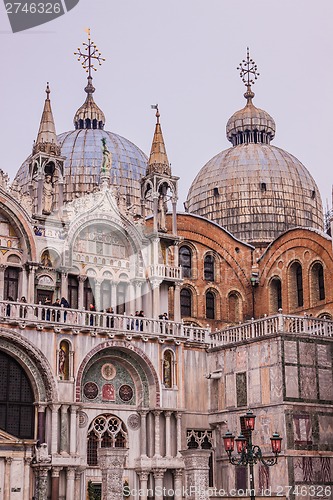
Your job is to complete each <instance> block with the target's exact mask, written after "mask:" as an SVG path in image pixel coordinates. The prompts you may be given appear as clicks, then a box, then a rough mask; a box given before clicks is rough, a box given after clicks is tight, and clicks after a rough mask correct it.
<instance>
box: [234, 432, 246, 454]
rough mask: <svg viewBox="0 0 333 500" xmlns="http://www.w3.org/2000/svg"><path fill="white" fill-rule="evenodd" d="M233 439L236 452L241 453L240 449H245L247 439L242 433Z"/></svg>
mask: <svg viewBox="0 0 333 500" xmlns="http://www.w3.org/2000/svg"><path fill="white" fill-rule="evenodd" d="M235 441H236V447H237V452H238V453H242V451H245V449H246V443H247V440H246V438H245V437H244V436H243V434H240V435H239V436H238V438H236V439H235Z"/></svg>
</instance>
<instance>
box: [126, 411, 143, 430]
mask: <svg viewBox="0 0 333 500" xmlns="http://www.w3.org/2000/svg"><path fill="white" fill-rule="evenodd" d="M127 425H128V427H130V428H131V429H133V430H136V429H139V427H140V425H141V419H140V415H138V414H137V413H132V415H130V416H129V417H128V419H127Z"/></svg>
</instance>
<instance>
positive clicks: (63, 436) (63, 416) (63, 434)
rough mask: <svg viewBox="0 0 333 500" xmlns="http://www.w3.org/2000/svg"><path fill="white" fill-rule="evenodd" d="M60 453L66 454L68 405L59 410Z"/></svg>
mask: <svg viewBox="0 0 333 500" xmlns="http://www.w3.org/2000/svg"><path fill="white" fill-rule="evenodd" d="M60 453H62V454H64V453H65V454H67V453H68V405H61V409H60Z"/></svg>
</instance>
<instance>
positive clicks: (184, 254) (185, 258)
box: [179, 245, 192, 278]
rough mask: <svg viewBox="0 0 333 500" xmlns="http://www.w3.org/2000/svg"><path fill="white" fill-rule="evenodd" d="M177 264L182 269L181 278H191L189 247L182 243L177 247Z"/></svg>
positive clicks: (190, 253)
mask: <svg viewBox="0 0 333 500" xmlns="http://www.w3.org/2000/svg"><path fill="white" fill-rule="evenodd" d="M179 265H180V266H182V269H183V278H191V275H192V252H191V249H190V248H189V247H188V246H186V245H183V246H181V247H180V249H179Z"/></svg>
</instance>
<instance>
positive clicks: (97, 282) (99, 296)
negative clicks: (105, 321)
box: [95, 280, 101, 311]
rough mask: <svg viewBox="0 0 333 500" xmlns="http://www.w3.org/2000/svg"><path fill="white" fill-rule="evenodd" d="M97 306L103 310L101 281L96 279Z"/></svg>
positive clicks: (98, 309) (97, 309)
mask: <svg viewBox="0 0 333 500" xmlns="http://www.w3.org/2000/svg"><path fill="white" fill-rule="evenodd" d="M95 307H96V311H100V310H101V281H100V280H95Z"/></svg>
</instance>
